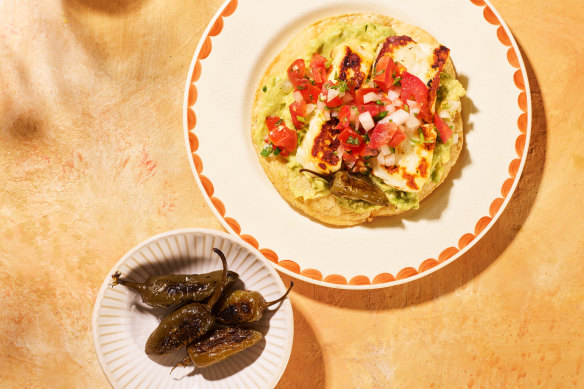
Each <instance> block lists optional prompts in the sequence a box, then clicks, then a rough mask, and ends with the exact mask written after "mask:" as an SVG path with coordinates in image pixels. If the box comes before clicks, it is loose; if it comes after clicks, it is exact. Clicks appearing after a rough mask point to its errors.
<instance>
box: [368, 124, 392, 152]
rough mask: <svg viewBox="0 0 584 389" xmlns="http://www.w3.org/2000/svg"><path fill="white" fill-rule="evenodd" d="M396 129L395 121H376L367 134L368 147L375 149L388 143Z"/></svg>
mask: <svg viewBox="0 0 584 389" xmlns="http://www.w3.org/2000/svg"><path fill="white" fill-rule="evenodd" d="M396 130H397V125H396V124H395V123H392V122H389V123H377V125H376V126H375V128H374V129H373V132H372V133H371V135H369V139H370V141H369V147H370V148H373V149H377V148H379V147H381V146H383V145H386V144H388V143H389V141H390V140H391V139H392V136H393V135H394V133H395V131H396Z"/></svg>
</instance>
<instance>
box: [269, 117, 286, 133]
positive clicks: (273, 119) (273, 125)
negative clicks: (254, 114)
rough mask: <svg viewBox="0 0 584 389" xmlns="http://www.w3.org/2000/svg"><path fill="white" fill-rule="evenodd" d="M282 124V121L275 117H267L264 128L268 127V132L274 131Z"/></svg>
mask: <svg viewBox="0 0 584 389" xmlns="http://www.w3.org/2000/svg"><path fill="white" fill-rule="evenodd" d="M282 123H283V122H282V119H280V118H279V117H277V116H268V117H267V118H266V126H267V127H268V130H270V131H272V130H274V129H276V127H278V126H279V125H280V124H282Z"/></svg>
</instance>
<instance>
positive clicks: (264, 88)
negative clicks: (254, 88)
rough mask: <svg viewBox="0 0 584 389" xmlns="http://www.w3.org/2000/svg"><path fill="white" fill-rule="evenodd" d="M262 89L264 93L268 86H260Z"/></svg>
mask: <svg viewBox="0 0 584 389" xmlns="http://www.w3.org/2000/svg"><path fill="white" fill-rule="evenodd" d="M262 90H263V91H264V93H266V91H267V90H268V87H267V86H265V85H264V86H262Z"/></svg>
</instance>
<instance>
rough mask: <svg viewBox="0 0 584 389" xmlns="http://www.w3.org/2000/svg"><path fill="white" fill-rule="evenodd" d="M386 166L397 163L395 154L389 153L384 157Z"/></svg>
mask: <svg viewBox="0 0 584 389" xmlns="http://www.w3.org/2000/svg"><path fill="white" fill-rule="evenodd" d="M383 164H384V165H385V166H393V165H395V154H389V155H386V156H385V157H384V163H383Z"/></svg>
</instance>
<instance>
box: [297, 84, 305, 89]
mask: <svg viewBox="0 0 584 389" xmlns="http://www.w3.org/2000/svg"><path fill="white" fill-rule="evenodd" d="M306 88H307V87H306V86H305V85H298V86H297V87H296V89H298V90H304V89H306Z"/></svg>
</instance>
